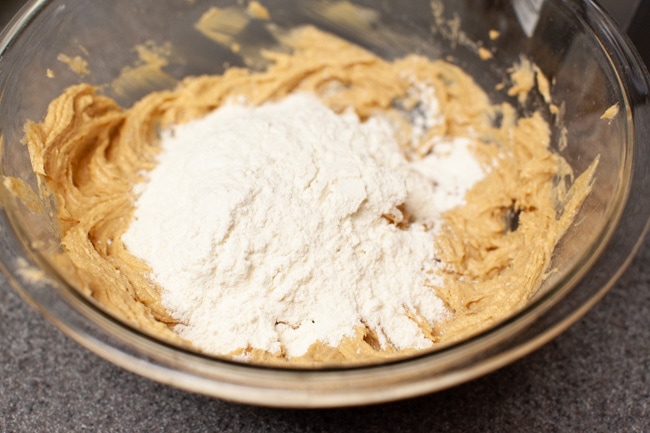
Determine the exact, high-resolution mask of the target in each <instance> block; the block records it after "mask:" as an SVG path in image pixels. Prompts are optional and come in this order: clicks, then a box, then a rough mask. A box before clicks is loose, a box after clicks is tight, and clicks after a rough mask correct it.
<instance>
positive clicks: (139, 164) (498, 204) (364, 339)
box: [25, 27, 595, 365]
mask: <svg viewBox="0 0 650 433" xmlns="http://www.w3.org/2000/svg"><path fill="white" fill-rule="evenodd" d="M288 44H289V45H290V46H291V47H292V52H291V54H286V53H282V54H280V53H266V56H268V58H269V59H270V60H271V61H272V65H271V66H270V67H269V68H268V69H267V70H266V71H264V72H256V73H253V72H251V71H249V70H246V69H243V68H231V69H228V70H227V71H226V72H225V73H224V74H223V75H220V76H201V77H194V78H187V79H185V80H184V81H183V82H181V83H180V84H179V85H178V86H177V88H176V89H174V90H171V91H160V92H156V93H152V94H150V95H148V96H146V97H144V98H143V99H142V100H140V101H139V102H137V103H136V104H134V105H133V106H132V107H131V108H129V109H124V108H121V107H119V106H118V105H117V104H116V102H115V101H114V100H112V99H111V98H109V97H107V96H103V95H101V94H99V93H98V92H97V91H96V89H95V88H93V87H91V86H89V85H77V86H73V87H70V88H68V89H67V90H66V91H65V93H64V94H62V95H61V96H60V97H58V98H57V99H56V100H54V101H52V103H51V104H50V106H49V109H48V112H47V115H46V117H45V119H44V120H43V121H42V122H41V123H34V122H31V123H28V124H27V126H26V136H25V141H26V143H27V145H28V146H29V151H30V154H31V158H32V165H33V170H34V172H35V173H36V174H37V175H38V177H39V179H40V180H41V186H42V191H41V192H47V193H48V194H52V195H53V197H54V198H55V203H56V207H57V214H56V216H57V219H58V223H59V229H60V235H61V245H62V250H63V253H62V254H61V255H60V257H58V261H59V263H60V268H61V269H63V271H64V272H65V274H66V275H67V277H68V278H69V279H70V280H71V281H72V282H73V283H74V284H75V285H76V287H78V288H79V289H80V290H81V291H83V293H85V294H87V295H88V296H91V297H92V298H94V299H95V300H96V301H97V302H98V303H99V304H100V305H101V306H103V307H104V308H105V309H106V310H108V311H109V312H110V313H112V314H114V315H115V316H117V317H119V318H121V319H122V320H124V321H126V322H127V323H129V324H131V325H133V326H135V327H137V328H139V329H141V330H143V331H145V332H148V333H151V334H153V335H155V336H157V337H159V338H161V339H165V340H168V341H172V342H176V343H178V344H185V345H190V343H188V342H185V341H182V339H181V338H180V337H178V336H177V335H176V334H175V333H174V332H173V330H172V327H173V325H174V320H173V319H172V317H171V316H170V315H169V314H168V312H167V311H166V310H165V308H164V307H163V305H162V304H161V301H160V288H159V287H156V286H155V285H154V284H152V282H151V281H150V280H149V279H148V278H147V275H148V273H149V271H150V270H149V269H148V267H147V264H146V263H144V262H143V261H141V260H139V259H138V258H136V257H134V256H133V255H131V254H130V253H129V251H127V250H126V249H125V247H124V245H123V243H122V241H121V236H122V234H123V233H124V232H125V231H126V229H127V228H128V226H129V223H130V221H131V218H132V215H133V212H134V201H135V196H134V192H133V190H134V185H136V184H137V183H138V182H141V181H143V180H144V178H145V176H146V172H147V171H148V170H151V169H152V168H153V167H154V166H155V164H156V155H157V154H158V152H159V151H160V149H159V147H158V132H159V131H160V129H161V128H164V127H166V126H169V125H172V124H178V123H183V122H186V121H188V120H191V119H195V118H198V117H200V116H203V115H205V114H206V113H208V112H210V111H212V110H214V109H216V108H217V107H219V106H221V105H222V104H224V103H225V102H226V101H228V100H232V99H233V98H242V97H243V98H245V100H246V101H248V102H249V103H251V104H263V103H265V102H267V101H273V100H278V99H281V98H283V97H284V96H286V95H288V94H290V93H292V92H297V91H301V92H303V91H304V92H312V93H314V94H316V95H318V96H319V97H320V98H321V100H322V101H323V102H324V103H325V104H326V105H328V106H329V107H330V108H331V109H333V110H334V111H336V112H343V111H344V110H346V109H349V108H352V109H354V110H355V111H356V113H357V114H358V116H359V117H360V118H361V119H362V120H363V119H366V118H368V117H369V116H371V115H376V114H382V115H384V116H387V117H389V118H390V119H391V120H392V121H393V122H394V123H395V124H397V125H399V128H398V130H399V131H401V133H400V134H399V136H398V137H397V139H398V141H399V142H400V144H401V145H402V146H403V147H404V152H405V153H407V154H409V155H411V156H412V157H417V155H424V154H426V153H428V152H429V151H430V150H431V149H430V146H427V143H429V142H430V141H431V140H428V137H432V136H434V135H450V136H465V137H471V138H472V139H473V140H474V141H475V146H474V151H475V153H476V157H477V159H478V160H479V161H480V162H482V163H483V164H485V165H490V166H493V168H492V169H491V170H490V171H489V173H488V174H487V175H486V176H485V178H484V180H482V181H480V182H479V183H477V184H476V185H475V186H474V187H473V188H472V189H471V190H470V191H469V193H468V194H467V196H466V204H465V205H463V206H460V207H457V208H455V209H453V210H451V211H449V212H447V213H445V214H444V216H443V226H442V227H441V228H440V233H441V235H440V236H438V237H437V239H436V242H437V245H436V246H437V248H438V251H439V253H440V256H441V259H442V260H443V261H444V262H445V263H446V264H447V267H446V269H445V271H444V275H443V278H444V286H443V288H442V289H440V288H437V289H436V288H432V290H437V295H438V296H439V297H440V298H441V299H443V301H444V302H445V303H446V305H447V306H448V308H449V310H450V311H451V312H452V313H453V317H452V318H451V319H449V320H448V321H446V322H445V323H442V324H441V325H440V326H439V327H437V328H436V329H431V328H429V327H427V326H426V325H423V330H424V331H425V332H426V334H427V335H429V337H430V338H431V340H432V341H434V342H436V343H444V342H450V341H455V340H459V339H463V338H465V337H467V336H469V335H471V334H474V333H476V332H477V331H480V330H483V329H485V328H486V327H488V326H490V325H492V324H494V323H495V322H497V321H499V320H501V319H503V318H505V317H507V316H509V315H510V314H512V313H513V312H515V311H516V310H518V309H520V308H521V307H523V306H524V305H525V304H526V303H527V302H528V300H529V298H530V297H531V295H532V294H534V293H535V291H536V289H537V288H538V287H539V285H540V283H541V282H542V281H543V279H544V278H545V276H546V273H547V272H548V266H549V263H550V259H551V255H552V252H553V249H554V247H555V245H556V243H557V241H558V239H559V238H560V237H561V236H562V234H563V233H564V231H565V230H566V229H567V227H568V226H569V225H570V224H571V221H572V219H573V217H574V215H575V212H576V211H577V209H578V207H579V206H580V204H581V203H582V201H583V200H584V198H585V196H586V194H587V193H588V191H589V185H590V182H591V176H592V174H593V170H594V169H595V164H593V165H592V167H591V168H590V169H589V170H588V171H587V172H585V173H584V174H583V175H581V176H580V177H578V178H577V179H576V180H575V182H574V183H573V186H572V187H571V189H567V188H565V187H563V186H562V185H563V183H559V184H558V183H557V182H554V179H555V180H557V179H559V178H563V177H564V176H565V175H567V174H570V168H569V167H568V165H567V164H566V162H565V161H564V160H563V159H562V158H561V157H560V156H558V155H557V154H554V153H553V152H551V151H550V150H549V144H550V143H549V140H550V138H549V137H550V130H549V126H548V125H547V123H546V122H545V121H544V120H543V118H542V116H541V115H539V114H534V115H532V116H530V117H526V118H517V116H516V114H515V110H514V109H513V108H512V107H511V106H510V105H507V104H500V105H492V104H491V103H490V101H489V100H488V98H487V96H486V94H485V93H484V92H483V91H482V89H481V88H479V87H478V86H477V84H476V83H475V82H474V81H473V80H472V78H471V77H469V76H468V75H467V74H465V73H464V72H463V71H462V70H460V69H459V68H458V67H455V66H453V65H451V64H449V63H446V62H443V61H431V60H429V59H426V58H424V57H420V56H416V55H411V56H408V57H405V58H403V59H400V60H396V61H393V62H389V61H386V60H383V59H381V58H379V57H377V56H376V55H374V54H372V53H370V52H368V51H366V50H363V49H361V48H359V47H357V46H354V45H351V44H350V43H348V42H346V41H343V40H341V39H338V38H336V37H334V36H332V35H329V34H326V33H323V32H321V31H318V30H316V29H314V28H311V27H306V28H301V29H297V30H295V31H294V32H292V33H291V35H290V36H288ZM414 80H415V81H417V82H420V83H426V85H428V86H433V87H434V88H435V94H436V97H437V99H438V101H439V105H440V112H441V113H442V114H443V116H444V121H443V122H440V123H439V124H436V125H435V126H433V127H432V128H431V129H430V130H428V131H426V134H424V136H423V137H422V140H418V142H415V143H413V142H411V140H410V137H411V125H410V123H409V110H412V109H415V104H416V101H414V100H413V96H412V94H411V93H410V89H412V86H413V82H414ZM497 118H499V119H500V121H499V122H498V125H497V122H496V121H495V119H497ZM513 221H516V224H514V223H513ZM515 226H516V227H515ZM409 353H412V351H409V350H406V351H396V350H395V349H393V348H391V347H384V348H379V347H377V344H376V341H375V339H374V338H373V333H372V330H368V329H362V328H359V329H357V332H356V335H355V336H354V337H350V338H346V339H344V340H343V341H342V342H341V344H340V345H339V346H338V347H328V346H326V345H324V344H321V343H318V342H317V343H314V344H313V345H312V346H311V348H310V350H309V352H308V353H306V354H305V355H304V356H302V357H299V358H291V359H289V360H287V359H286V357H284V356H283V354H282V353H274V354H272V353H266V352H262V351H259V350H250V349H249V348H242V349H241V350H238V351H236V352H235V353H233V354H232V355H233V356H237V355H242V354H245V355H246V356H247V357H248V358H249V359H250V360H251V361H254V362H272V363H284V362H292V363H297V364H309V365H315V364H316V365H320V364H322V363H357V362H372V361H376V360H379V359H383V358H387V357H394V356H401V355H408V354H409Z"/></svg>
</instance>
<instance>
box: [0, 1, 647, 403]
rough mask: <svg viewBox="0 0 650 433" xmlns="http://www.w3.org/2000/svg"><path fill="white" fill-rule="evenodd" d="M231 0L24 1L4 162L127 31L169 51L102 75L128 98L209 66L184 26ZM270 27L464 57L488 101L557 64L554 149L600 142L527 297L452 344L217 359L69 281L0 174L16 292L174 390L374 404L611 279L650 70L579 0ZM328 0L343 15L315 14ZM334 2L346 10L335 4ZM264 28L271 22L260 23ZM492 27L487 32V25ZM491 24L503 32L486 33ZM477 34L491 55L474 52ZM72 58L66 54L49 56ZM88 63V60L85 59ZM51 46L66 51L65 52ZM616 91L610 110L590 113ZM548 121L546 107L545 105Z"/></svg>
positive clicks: (23, 153)
mask: <svg viewBox="0 0 650 433" xmlns="http://www.w3.org/2000/svg"><path fill="white" fill-rule="evenodd" d="M246 3H247V2H242V1H230V2H228V1H216V0H215V1H208V0H195V1H188V0H164V1H163V0H139V1H137V2H134V1H131V0H115V1H111V2H87V1H81V0H78V1H63V0H52V1H46V0H35V1H32V2H30V3H29V4H28V5H27V6H25V7H24V8H23V9H22V10H21V12H20V13H19V14H18V16H16V17H15V18H14V19H13V21H12V22H11V24H10V25H9V26H8V27H7V28H6V29H5V31H4V32H3V33H2V36H1V39H0V94H1V95H2V96H1V99H0V131H1V134H2V161H1V168H0V170H1V174H2V175H3V176H12V177H16V178H19V179H22V180H23V181H24V182H26V183H27V184H28V185H31V186H32V187H35V186H36V179H35V176H34V174H33V172H32V170H31V166H30V162H29V155H28V152H27V148H26V146H24V145H23V144H22V143H21V139H22V136H23V126H24V124H25V122H26V121H27V120H39V119H42V118H43V116H44V114H45V111H46V107H47V104H48V103H49V102H50V100H52V99H53V98H55V97H56V96H58V95H59V94H60V93H61V92H62V91H63V90H64V89H65V88H66V87H68V86H70V85H72V84H76V83H78V82H80V81H84V82H89V83H91V84H94V85H98V86H100V85H103V84H106V83H110V82H112V81H113V80H115V79H116V78H117V77H118V76H120V74H121V72H122V70H123V68H124V67H125V66H128V65H132V66H133V67H138V63H137V53H136V51H135V50H134V47H135V46H136V45H138V44H152V43H153V44H155V45H158V46H169V47H171V50H172V52H173V53H175V55H178V57H177V58H176V60H177V61H174V60H173V59H172V61H171V62H170V63H169V64H168V65H167V66H165V67H164V68H163V70H162V72H163V74H161V75H160V76H158V79H149V80H140V81H137V80H132V81H129V80H126V81H125V82H123V83H122V85H121V86H120V87H119V89H120V90H119V91H118V90H115V89H116V88H115V87H113V88H105V92H106V93H107V94H108V95H110V96H112V97H114V98H115V99H116V100H117V101H118V102H119V103H120V104H122V105H123V106H130V105H131V104H132V103H133V102H134V101H136V100H137V99H139V98H140V97H142V96H143V95H145V94H147V93H148V92H151V91H154V90H160V89H163V88H170V87H173V86H174V85H175V83H176V82H177V81H178V80H180V79H182V78H183V77H186V76H191V75H199V74H219V73H222V72H223V71H224V69H225V68H227V67H228V66H229V65H241V64H243V60H242V58H241V57H239V56H238V55H237V54H235V53H233V52H232V51H231V50H230V49H227V48H224V47H223V46H220V45H219V44H215V43H213V42H212V41H210V40H209V39H207V38H205V37H204V36H203V35H202V34H201V33H200V32H198V31H196V30H195V29H194V23H196V22H197V20H198V19H199V17H200V16H201V15H202V14H203V13H204V12H205V11H207V10H208V9H209V8H210V7H213V6H219V7H230V8H235V9H236V8H245V7H246V6H247V4H246ZM261 3H262V4H263V5H264V6H265V7H266V8H267V9H268V11H269V12H270V15H271V17H272V22H273V25H274V26H278V27H280V28H291V27H293V26H297V25H301V24H314V25H316V26H318V27H320V28H322V29H324V30H327V31H329V32H332V33H334V34H337V35H339V36H341V37H344V38H346V39H348V40H350V41H352V42H354V43H357V44H359V45H361V46H363V47H366V48H368V49H371V50H372V51H374V52H375V53H377V54H379V55H380V56H382V57H385V58H396V57H400V56H403V55H405V54H408V53H411V52H416V53H420V54H423V55H426V56H429V57H431V58H444V59H447V60H448V61H450V62H452V63H455V64H457V65H459V66H461V67H462V68H463V69H464V70H465V71H467V72H468V73H469V74H470V75H472V76H473V77H474V78H475V79H476V80H477V82H478V83H479V84H480V85H481V86H482V87H483V88H484V89H485V90H486V92H487V93H488V95H489V96H490V97H491V98H492V101H493V102H498V101H508V102H511V103H513V105H517V107H518V110H519V111H520V112H521V113H522V114H530V113H532V112H533V111H535V110H541V111H543V112H544V110H545V109H547V108H548V107H547V106H546V104H544V101H543V95H542V94H537V93H535V92H533V93H535V94H532V95H531V96H530V97H529V98H528V99H527V100H526V101H525V103H523V104H521V105H518V104H517V102H516V101H515V100H514V99H513V98H511V97H509V96H508V95H507V94H506V93H505V92H504V91H500V90H497V88H498V87H499V86H498V84H499V83H501V82H503V80H504V79H507V75H508V68H510V67H511V66H512V65H513V64H514V63H515V62H517V61H519V59H520V58H521V56H525V57H527V58H529V59H530V60H532V61H533V62H534V63H535V64H536V65H538V67H539V68H540V69H541V70H542V71H543V72H544V74H545V75H546V76H547V77H549V78H550V79H551V83H552V85H551V94H552V98H553V100H554V101H556V102H557V103H558V104H559V107H560V108H561V110H562V111H563V121H562V122H555V123H553V125H552V129H553V132H552V134H553V135H552V139H553V146H554V149H555V151H556V152H558V153H560V154H561V155H562V156H563V157H564V158H565V159H566V160H567V161H568V162H569V163H570V164H571V166H572V167H573V169H574V170H575V171H576V172H577V173H581V172H582V171H584V170H585V169H586V168H587V167H588V165H589V164H590V163H591V161H593V160H594V158H596V157H597V156H600V164H599V167H598V170H597V172H596V178H595V182H594V186H593V190H592V192H591V194H590V195H589V196H588V198H587V200H586V201H585V203H584V204H583V206H582V208H581V209H580V212H579V213H578V215H577V216H576V219H575V222H574V224H573V225H572V227H571V228H570V229H569V230H568V232H567V233H566V235H565V236H564V237H563V238H562V240H561V241H560V243H559V244H558V246H557V248H556V251H555V253H554V256H553V261H552V266H553V268H554V269H556V272H555V273H554V274H553V275H552V276H551V277H550V278H548V279H547V280H546V281H545V282H544V283H543V285H542V287H541V288H540V289H539V291H538V292H537V293H536V295H535V296H534V297H533V298H532V299H531V301H530V303H529V304H528V305H527V306H526V307H525V308H524V309H522V310H521V311H519V312H517V313H516V314H513V315H512V316H511V317H508V318H506V319H504V320H502V321H500V322H499V323H497V324H496V325H494V326H493V327H491V328H489V329H485V330H483V331H481V332H480V333H477V334H476V335H474V336H472V337H470V338H467V339H465V340H463V341H460V342H457V343H454V344H450V345H447V346H444V347H441V348H439V349H437V350H434V351H431V352H423V353H421V354H419V355H416V356H411V357H408V358H405V359H397V360H393V361H388V362H384V363H377V364H372V365H362V366H353V367H346V366H340V367H327V368H311V369H310V368H290V367H282V368H280V367H270V366H260V365H251V364H246V363H241V362H236V361H231V360H225V359H221V358H218V357H211V356H207V355H202V354H199V353H196V352H193V351H191V350H188V349H184V348H181V347H178V346H175V345H173V344H168V343H165V342H162V341H160V340H157V339H156V338H155V337H152V336H150V335H147V334H145V333H142V332H140V331H139V330H138V329H134V328H133V327H131V326H129V325H128V324H126V323H124V322H123V321H121V320H119V319H118V318H116V317H113V316H111V315H110V314H108V313H106V312H105V311H104V310H103V309H101V308H100V307H99V306H98V305H97V304H96V303H95V302H94V301H93V300H92V299H89V298H86V297H85V296H84V295H82V294H81V293H80V292H79V291H77V290H76V289H75V288H74V287H72V286H71V285H70V284H68V283H67V282H66V280H65V278H64V276H63V275H62V273H61V272H60V270H58V269H57V268H56V267H55V266H53V265H52V263H51V261H50V260H48V255H50V254H51V253H53V252H56V251H57V249H58V248H59V243H58V238H57V229H56V224H55V223H54V222H53V219H52V217H51V215H48V214H47V213H45V212H37V211H34V210H30V208H29V206H25V205H24V204H23V203H22V202H20V201H17V200H16V199H14V197H13V196H12V194H11V193H9V192H8V190H7V189H6V188H3V189H2V195H1V196H2V210H1V211H0V236H1V237H2V243H1V244H0V261H1V263H2V269H3V271H4V273H5V275H6V276H7V278H8V280H9V281H10V282H11V283H12V285H13V286H14V288H15V289H16V290H17V291H18V292H19V293H20V294H21V295H22V297H23V298H24V299H25V300H26V301H27V302H28V303H29V304H31V305H32V306H33V307H35V308H36V309H37V310H38V311H40V312H41V313H42V314H43V315H44V316H45V317H47V318H48V319H49V320H51V321H52V322H53V323H54V324H55V325H56V326H58V327H59V328H61V329H62V330H63V331H64V332H65V333H67V334H68V335H69V336H70V337H72V338H73V339H75V340H76V341H78V342H79V343H80V344H82V345H84V346H85V347H87V348H88V349H90V350H91V351H93V352H95V353H97V354H98V355H100V356H102V357H104V358H106V359H108V360H109V361H111V362H113V363H115V364H117V365H119V366H121V367H123V368H125V369H127V370H130V371H133V372H135V373H138V374H141V375H143V376H145V377H148V378H151V379H153V380H157V381H159V382H162V383H166V384H169V385H173V386H177V387H179V388H182V389H186V390H190V391H195V392H199V393H203V394H206V395H210V396H214V397H219V398H225V399H230V400H234V401H239V402H245V403H253V404H262V405H269V406H280V407H332V406H348V405H357V404H367V403H375V402H382V401H389V400H396V399H401V398H405V397H410V396H415V395H419V394H423V393H428V392H432V391H436V390H441V389H444V388H447V387H451V386H454V385H456V384H459V383H462V382H465V381H468V380H470V379H472V378H475V377H478V376H480V375H483V374H486V373H488V372H490V371H493V370H495V369H497V368H499V367H502V366H504V365H506V364H508V363H510V362H512V361H513V360H515V359H517V358H519V357H521V356H524V355H526V354H527V353H529V352H531V351H532V350H534V349H536V348H537V347H539V346H541V345H542V344H544V343H545V342H547V341H549V340H550V339H552V338H553V337H555V336H556V335H558V334H559V333H560V332H562V331H563V330H564V329H566V328H567V327H568V326H569V325H570V324H572V323H573V322H575V321H576V320H577V319H578V318H579V317H581V316H582V315H583V314H584V313H585V312H586V311H587V310H589V308H591V307H592V306H593V305H594V303H595V302H596V301H598V300H599V299H600V298H601V297H602V296H603V295H604V293H605V292H606V291H607V290H608V289H609V287H610V286H611V285H612V284H613V282H614V281H615V280H616V278H617V277H618V276H619V275H620V274H621V273H622V272H623V270H624V268H625V267H626V265H627V264H628V263H629V261H630V258H631V256H632V255H633V254H634V253H635V251H636V250H637V248H638V247H639V245H640V243H641V240H642V238H643V236H644V235H645V232H646V230H647V228H648V215H649V214H650V200H648V199H647V197H648V194H649V193H650V188H649V182H650V179H649V176H648V175H649V170H648V166H649V162H650V161H649V156H650V152H649V146H650V103H649V101H648V73H647V71H646V69H645V67H644V65H643V63H642V62H641V61H640V59H639V57H638V55H637V54H636V52H635V51H634V49H633V47H632V46H631V44H630V42H629V41H628V40H627V39H626V37H625V36H624V35H623V34H622V33H621V31H620V30H619V29H618V28H617V27H616V25H615V24H614V23H613V21H612V20H611V19H610V18H609V17H608V16H607V15H606V14H605V13H604V12H603V10H602V9H601V8H600V7H598V6H597V5H596V4H594V3H591V2H588V1H539V2H529V1H523V0H522V1H517V0H513V1H510V2H508V1H490V0H486V1H468V0H465V1H453V0H449V1H439V0H434V1H433V2H431V1H429V0H426V1H424V0H411V1H409V2H398V1H383V2H375V1H372V0H365V1H362V0H358V1H357V0H355V1H339V2H334V1H330V0H313V1H312V0H261ZM333 6H336V7H339V9H337V10H339V13H337V14H332V13H329V12H327V11H330V12H331V10H332V7H333ZM341 11H343V12H341ZM264 25H268V23H265V24H264ZM264 25H262V24H260V25H257V24H250V25H248V26H247V27H245V29H243V31H242V33H241V35H240V36H241V41H239V42H241V43H242V44H244V45H245V44H251V46H257V47H264V46H265V44H267V43H268V42H269V37H270V36H269V32H268V31H266V30H265V27H264ZM491 30H492V32H491ZM494 31H496V32H498V37H496V35H497V33H496V32H494ZM481 47H484V48H485V47H487V48H489V49H490V51H491V58H490V59H488V60H486V59H481V58H480V56H479V55H478V54H477V53H478V51H479V48H481ZM62 53H63V54H65V55H67V56H68V57H67V58H62V57H61V54H62ZM77 55H79V56H80V57H81V58H83V59H84V60H85V61H87V63H88V65H90V67H91V68H90V69H91V70H92V73H88V74H86V71H85V68H86V66H87V65H86V64H83V62H81V63H79V62H78V61H77V60H75V56H77ZM62 60H63V61H62ZM614 104H618V106H619V114H618V115H617V116H615V117H613V118H612V119H609V120H607V119H601V115H602V114H603V113H604V112H605V111H606V110H607V109H608V108H609V107H611V106H612V105H614ZM545 115H546V117H547V119H549V120H552V119H553V117H552V115H551V114H550V113H549V112H547V111H546V112H545Z"/></svg>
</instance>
